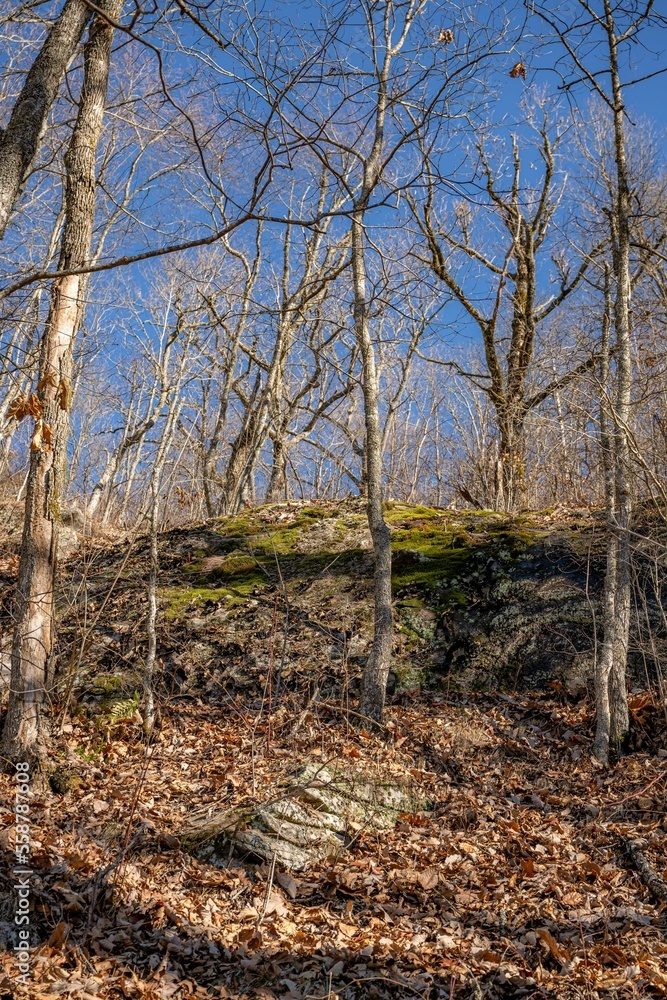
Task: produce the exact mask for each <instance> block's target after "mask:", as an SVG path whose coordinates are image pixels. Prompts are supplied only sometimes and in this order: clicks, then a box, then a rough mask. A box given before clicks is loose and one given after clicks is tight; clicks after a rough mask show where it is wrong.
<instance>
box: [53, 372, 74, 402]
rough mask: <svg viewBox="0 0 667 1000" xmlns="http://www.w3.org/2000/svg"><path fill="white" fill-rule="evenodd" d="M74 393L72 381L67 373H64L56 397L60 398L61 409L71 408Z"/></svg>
mask: <svg viewBox="0 0 667 1000" xmlns="http://www.w3.org/2000/svg"><path fill="white" fill-rule="evenodd" d="M72 395H73V393H72V383H71V381H70V380H69V379H68V378H67V377H66V376H65V375H63V377H62V378H61V380H60V385H59V386H58V392H57V393H56V399H57V400H58V405H59V406H60V409H61V410H69V409H71V407H72Z"/></svg>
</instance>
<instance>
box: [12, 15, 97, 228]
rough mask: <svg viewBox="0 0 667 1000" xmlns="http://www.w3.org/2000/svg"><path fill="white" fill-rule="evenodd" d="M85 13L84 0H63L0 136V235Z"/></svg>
mask: <svg viewBox="0 0 667 1000" xmlns="http://www.w3.org/2000/svg"><path fill="white" fill-rule="evenodd" d="M90 15H91V10H90V7H88V5H87V4H86V3H84V2H83V0H67V2H66V3H65V6H64V7H63V9H62V11H61V13H60V16H59V17H58V20H57V21H56V23H55V24H54V25H53V27H52V28H51V30H50V32H49V34H48V35H47V37H46V40H45V42H44V44H43V45H42V48H41V50H40V52H39V54H38V55H37V57H36V59H35V61H34V63H33V64H32V66H31V67H30V70H29V71H28V75H27V76H26V79H25V83H24V84H23V89H22V90H21V93H20V94H19V96H18V98H17V100H16V103H15V105H14V107H13V109H12V114H11V117H10V119H9V124H8V126H7V128H6V130H5V132H4V133H3V134H2V138H1V139H0V239H2V237H3V236H4V234H5V230H6V228H7V223H8V222H9V219H10V217H11V214H12V211H13V209H14V206H15V205H16V202H17V201H18V199H19V197H20V195H21V192H22V191H23V188H24V187H25V184H26V181H27V179H28V176H29V174H30V168H31V167H32V165H33V163H34V161H35V158H36V156H37V153H38V151H39V147H40V145H41V142H42V137H43V135H44V130H45V128H46V121H47V118H48V115H49V112H50V110H51V108H52V106H53V102H54V101H55V99H56V97H57V94H58V90H59V88H60V84H61V81H62V78H63V76H64V75H65V70H66V69H67V67H68V65H69V63H70V61H71V59H72V57H73V56H74V54H75V52H76V50H77V47H78V44H79V41H80V40H81V36H82V34H83V30H84V28H85V27H86V24H87V22H88V20H89V18H90Z"/></svg>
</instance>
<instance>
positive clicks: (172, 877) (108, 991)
mask: <svg viewBox="0 0 667 1000" xmlns="http://www.w3.org/2000/svg"><path fill="white" fill-rule="evenodd" d="M389 513H390V520H391V521H392V529H393V539H394V547H395V552H396V555H395V594H396V608H397V622H398V629H397V641H396V647H395V677H394V681H393V687H394V689H395V690H394V694H393V696H392V698H391V699H390V704H389V706H388V711H387V716H386V719H385V726H384V728H383V730H381V731H380V732H370V731H368V730H367V729H366V728H364V725H363V720H359V719H358V718H357V717H356V716H355V715H354V709H355V707H356V706H355V690H356V687H355V685H356V682H357V678H358V674H359V672H360V669H361V666H362V665H363V658H364V654H365V652H366V651H367V648H368V640H369V636H370V628H371V618H370V609H369V606H368V597H369V588H370V577H369V570H370V555H369V551H368V539H367V537H366V533H365V529H364V527H363V511H362V509H361V507H360V506H359V502H358V501H349V502H348V503H347V504H342V505H341V504H339V505H330V506H329V507H328V508H324V507H318V508H313V507H312V506H311V507H307V506H305V505H278V506H275V507H273V508H271V509H264V510H263V511H262V510H260V511H259V512H252V513H251V514H248V515H245V516H244V517H242V518H237V519H224V520H223V521H217V522H207V524H206V525H198V526H195V527H192V528H187V529H179V530H178V531H173V532H168V533H165V534H164V535H163V537H162V546H161V556H160V558H161V566H162V575H161V603H162V618H161V631H160V653H161V666H162V669H163V674H162V678H161V688H160V690H161V698H162V712H163V720H162V726H161V729H160V731H159V732H158V733H157V734H156V735H155V738H154V740H153V743H152V745H151V746H150V747H147V746H146V744H145V743H144V742H143V741H142V737H141V728H140V722H141V717H140V714H139V711H140V704H139V699H138V694H137V691H138V690H139V689H140V683H139V674H140V667H141V662H142V659H143V656H144V653H145V636H144V634H143V631H142V629H143V621H144V618H145V609H146V603H145V582H146V577H147V565H146V552H147V547H146V540H145V539H134V540H132V539H130V540H126V541H124V542H122V543H121V542H119V543H118V544H116V545H110V544H105V545H103V544H101V543H99V542H97V543H95V542H93V541H92V540H89V541H88V542H86V543H85V544H84V545H83V549H82V552H81V553H79V555H78V556H76V557H74V558H73V559H72V560H71V561H70V562H69V563H68V564H67V567H66V572H65V577H64V585H63V597H62V608H61V647H62V658H61V664H62V666H61V671H60V673H61V681H60V688H59V690H58V695H57V700H56V703H55V707H54V711H55V721H56V730H60V732H61V735H60V737H59V739H58V740H56V741H55V742H54V765H55V766H56V770H55V772H54V775H53V778H52V782H51V786H50V788H48V789H47V790H44V791H39V792H38V793H37V794H35V796H34V798H33V799H32V801H31V817H30V818H31V824H32V855H31V866H32V868H33V869H34V873H35V874H34V876H33V879H32V883H31V898H32V905H33V912H32V917H31V926H32V930H33V933H34V935H35V938H36V940H37V941H39V942H40V943H39V944H38V946H37V947H36V948H35V949H34V951H33V954H32V956H31V965H32V976H33V982H32V985H31V986H30V987H29V988H27V989H26V988H23V987H21V986H20V985H17V980H16V971H15V960H14V956H13V955H12V952H11V950H7V951H5V952H4V953H3V954H2V955H0V959H1V961H2V969H3V972H4V977H3V978H2V979H0V996H2V997H3V998H4V997H10V996H14V995H16V996H29V997H31V998H33V997H34V998H35V1000H39V998H46V997H53V996H59V995H60V996H63V997H74V998H79V997H81V998H83V1000H90V998H93V997H94V998H97V1000H112V998H113V1000H120V998H123V997H127V998H140V997H141V998H147V1000H153V998H155V1000H158V998H159V1000H167V998H174V1000H188V998H199V997H202V998H203V997H210V996H213V997H229V998H231V997H234V998H242V997H243V998H248V1000H250V998H264V1000H270V998H281V1000H287V998H294V1000H297V998H298V1000H315V998H318V1000H324V998H330V1000H335V998H339V1000H344V998H345V1000H352V998H357V997H358V998H362V997H373V998H375V997H377V998H389V997H391V998H393V997H406V998H408V997H421V998H429V1000H436V998H443V1000H454V998H456V1000H464V998H470V1000H480V998H511V997H526V998H563V1000H566V998H582V1000H583V998H586V1000H593V998H596V997H615V998H621V997H623V998H625V997H637V998H644V997H653V996H665V995H667V941H666V940H665V929H666V927H667V909H666V907H665V904H664V903H660V902H659V901H658V900H656V899H655V898H653V897H652V896H651V894H650V893H649V891H648V889H647V888H646V886H645V885H644V884H643V882H642V881H641V879H640V878H639V876H638V874H637V873H636V872H635V871H633V870H632V865H631V863H630V861H629V860H628V857H627V854H626V853H625V850H624V846H625V845H626V844H627V843H628V841H633V842H635V843H636V844H638V845H639V846H640V847H641V849H642V851H643V853H644V855H645V856H646V858H647V859H648V861H649V863H650V864H651V866H652V868H653V869H654V871H655V872H656V873H657V874H658V875H659V876H661V877H664V873H665V869H666V868H667V840H666V837H665V834H666V831H667V820H666V818H665V817H666V811H665V801H666V795H667V743H666V741H665V724H664V716H663V714H662V709H661V708H659V707H658V705H657V701H656V699H654V696H653V695H652V694H651V692H650V691H649V690H642V689H641V685H640V684H639V683H636V684H634V685H633V693H632V695H631V710H632V717H633V734H634V740H633V745H632V752H631V753H629V754H628V755H627V756H625V757H623V758H622V759H621V760H620V761H618V762H617V763H616V764H615V765H614V766H613V767H611V768H609V769H601V768H600V767H598V766H597V765H596V764H595V763H594V762H593V761H592V759H591V757H590V753H589V750H590V743H591V737H592V725H593V706H592V702H591V697H590V691H589V690H588V689H587V687H586V681H585V670H584V667H585V664H586V662H587V660H586V656H587V655H589V653H590V650H589V649H588V648H587V646H586V642H585V641H584V640H585V637H586V635H589V632H590V629H589V626H590V622H589V623H587V622H586V621H584V619H583V617H582V614H581V613H580V612H581V607H580V605H581V604H582V602H583V604H586V605H587V606H590V607H592V608H594V606H595V600H596V597H595V593H594V592H593V591H589V588H588V581H589V580H590V578H591V577H592V576H594V575H595V565H596V564H595V558H596V557H595V554H594V553H595V551H596V548H595V546H596V541H595V540H596V537H597V536H596V531H597V528H596V520H595V517H594V516H593V515H590V514H588V513H586V512H547V513H545V512H543V513H542V514H541V515H535V516H533V517H532V518H527V517H526V518H524V519H523V520H522V522H521V523H517V522H516V520H514V521H511V520H510V519H507V518H501V517H500V516H499V515H493V514H490V513H489V514H487V515H485V516H484V517H483V516H482V515H480V514H478V513H470V514H469V515H465V516H463V515H460V514H452V513H451V512H440V511H429V510H428V509H426V508H408V507H407V506H406V505H395V506H394V507H393V508H392V509H391V510H390V512H389ZM545 546H547V548H548V549H549V551H550V552H551V553H552V556H553V558H552V557H551V556H550V557H549V560H548V567H547V568H546V569H545V565H546V564H545V555H544V553H545ZM564 546H566V547H569V549H568V551H569V554H564ZM531 553H532V554H531ZM577 553H578V555H577ZM582 553H584V556H585V566H584V570H585V572H584V573H583V576H582V574H581V572H580V570H581V567H579V569H577V565H576V562H577V558H581V557H582ZM591 553H593V555H591ZM566 555H567V559H566ZM531 560H532V562H531ZM568 560H569V561H568ZM529 563H530V566H531V567H532V568H530V569H529V567H528V564H529ZM1 568H2V569H3V570H4V573H5V576H4V578H3V580H2V583H3V585H4V591H3V594H4V595H5V596H6V598H7V599H8V595H9V593H10V591H11V587H12V574H13V572H14V569H15V563H13V562H12V561H11V556H9V557H8V559H7V560H6V565H4V566H3V567H1ZM567 574H569V580H568V590H567V593H561V592H560V591H557V592H555V591H554V587H555V586H556V585H555V583H554V580H558V579H560V577H561V576H563V575H567ZM584 578H585V581H586V584H585V593H584V592H583V591H581V593H580V594H579V595H578V597H577V595H576V594H575V593H574V590H575V589H576V588H577V587H578V588H579V589H580V590H581V588H582V587H583V586H584V584H583V583H582V580H584ZM527 587H529V588H532V589H529V590H527V589H526V588H527ZM582 594H583V597H582ZM480 595H481V596H480ZM536 595H537V596H539V597H540V600H541V604H540V605H539V613H538V617H539V616H541V620H542V623H543V626H544V627H543V628H541V629H540V628H538V629H537V632H535V630H533V632H532V633H530V636H529V641H528V640H527V641H526V642H525V643H523V645H522V646H521V648H520V649H519V648H514V650H513V651H510V652H511V655H510V660H511V663H510V664H509V666H510V667H511V669H510V670H509V672H508V671H507V670H505V669H504V667H503V670H502V671H501V672H500V674H498V675H497V676H496V675H493V684H491V685H487V686H486V687H484V686H483V685H481V684H480V683H479V675H480V671H481V670H482V669H483V668H484V666H485V664H487V665H488V663H489V657H490V656H491V654H492V650H493V648H495V647H492V646H489V635H490V634H491V633H493V631H494V628H495V627H496V626H495V625H494V628H490V627H489V621H491V620H492V621H493V622H496V621H497V619H499V617H500V619H502V621H501V622H500V625H498V629H499V630H500V631H499V633H498V634H499V635H501V636H502V635H505V634H506V631H504V630H506V614H507V609H508V607H509V606H512V607H514V609H515V611H517V609H519V610H521V615H519V614H518V611H517V613H516V614H515V616H514V619H512V621H515V623H516V629H518V630H519V631H520V632H521V634H522V635H523V636H524V637H525V636H527V635H528V633H527V632H526V624H525V618H526V617H527V616H526V613H525V612H526V602H527V601H530V602H532V603H531V604H530V607H531V608H532V609H533V611H534V610H535V608H536V607H537V605H536V603H535V602H536V600H537V596H536ZM575 598H576V600H577V601H579V604H577V603H576V601H575ZM484 600H486V601H487V602H490V603H489V606H488V607H484V608H482V611H483V613H482V611H480V607H481V605H482V604H483V603H484ZM522 601H523V603H522ZM491 605H493V607H492V606H491ZM555 606H558V607H559V608H560V607H563V606H566V609H567V613H566V614H565V616H564V618H563V620H562V621H560V620H559V621H560V624H558V622H557V621H556V618H555V617H554V613H553V610H554V607H555ZM8 608H9V605H8V603H7V600H5V604H4V610H3V611H2V613H3V614H4V615H5V618H3V619H2V626H3V628H4V629H5V630H6V628H7V623H8V621H9V610H8ZM573 609H574V610H573ZM577 609H578V610H577ZM492 612H493V615H492ZM490 615H491V618H490V617H489V616H490ZM462 616H463V617H462ZM503 616H505V618H503ZM528 617H530V616H529V615H528ZM5 619H6V620H5ZM503 623H504V624H503ZM545 623H546V624H545ZM563 623H565V625H564V624H563ZM568 623H569V625H568ZM501 626H502V627H501ZM565 626H567V627H565ZM564 628H565V631H563V629H564ZM568 628H569V629H570V632H568V631H567V629H568ZM453 629H454V630H456V629H459V630H462V629H467V630H468V631H467V633H466V642H465V643H461V642H460V641H459V640H458V639H457V638H456V635H455V634H454V633H453V632H452V630H453ZM587 629H588V630H589V631H588V632H587ZM542 632H544V633H545V634H546V635H547V637H550V639H549V640H548V641H547V640H545V639H544V638H540V637H539V635H538V634H537V633H540V635H541V634H542ZM574 632H577V637H576V641H575V642H573V645H572V648H573V649H574V648H575V647H576V656H574V654H572V655H571V654H570V653H568V656H569V657H570V659H569V660H567V663H566V664H565V667H563V669H562V670H560V672H559V668H558V663H556V660H554V655H555V654H554V650H556V652H558V651H560V652H561V653H562V656H561V660H562V659H563V656H565V652H566V649H565V644H564V643H563V637H564V636H565V637H567V636H568V635H570V634H572V635H574ZM510 634H513V633H512V632H511V630H510ZM536 636H537V638H536ZM589 639H590V635H589ZM545 643H546V646H545ZM549 643H550V645H549ZM589 645H590V642H589ZM459 649H461V650H463V653H464V654H465V655H464V656H463V659H462V660H461V662H460V663H459V659H458V658H457V655H456V654H457V653H458V651H459ZM545 649H546V653H547V654H549V655H551V661H550V670H551V675H550V676H551V679H550V680H549V679H545V677H543V676H542V675H541V674H540V673H539V672H536V671H535V669H534V663H533V661H534V659H535V657H536V656H537V657H538V658H542V659H543V658H544V656H545V655H546V654H545V653H544V650H545ZM480 650H481V651H482V653H484V655H481V653H480ZM564 651H565V652H564ZM494 655H495V654H494ZM573 656H574V659H575V660H577V664H578V666H577V670H574V669H573V665H572V660H573ZM559 662H560V661H559ZM563 662H565V661H563ZM582 665H583V666H582ZM561 666H562V664H561ZM582 671H583V676H584V681H583V682H581V681H580V677H581V676H582ZM307 761H316V762H321V763H322V764H329V763H331V762H337V764H340V765H344V766H349V767H351V768H353V769H355V770H357V771H359V770H361V771H363V772H364V773H365V774H368V775H376V776H377V777H378V778H381V777H385V776H386V775H388V774H393V775H397V776H401V775H402V776H406V777H407V778H409V780H410V781H411V782H412V783H413V785H414V787H415V788H416V789H418V790H419V792H420V793H421V794H422V795H423V796H424V798H425V799H426V800H428V808H427V809H425V810H424V811H421V812H418V813H415V814H404V815H402V816H401V817H400V820H399V822H398V824H397V825H396V826H395V827H394V828H393V829H391V830H385V831H381V832H378V831H376V830H373V829H370V828H364V827H363V826H362V827H361V828H359V829H357V830H355V831H354V835H353V836H352V837H351V841H350V843H348V845H347V847H346V848H345V849H342V848H341V850H340V851H339V852H337V853H336V854H335V855H331V856H329V857H328V858H327V859H326V860H324V861H320V862H318V863H316V864H313V865H311V866H310V867H308V868H307V869H305V870H303V871H297V872H286V871H281V870H279V869H278V868H276V870H275V871H274V870H272V867H271V866H270V865H268V864H266V863H265V862H262V863H258V861H257V859H253V858H251V857H244V856H237V855H233V854H232V853H231V852H230V855H229V858H228V863H226V864H225V866H222V867H216V866H214V865H212V864H208V863H206V862H203V861H201V860H197V859H196V858H195V857H193V856H192V855H191V854H190V853H187V852H186V851H184V850H182V848H181V843H180V840H179V837H180V835H181V833H182V832H183V830H184V829H185V828H187V826H188V822H189V820H190V818H191V817H192V816H193V815H194V814H195V813H198V812H200V811H201V810H202V809H206V808H207V807H209V806H210V807H214V808H216V809H217V808H220V807H224V808H232V807H234V806H237V805H244V806H248V805H250V804H252V803H255V802H261V801H264V800H265V799H267V798H268V797H270V796H271V794H272V792H273V791H274V790H275V788H276V787H277V786H279V785H280V784H281V783H282V782H284V781H285V779H286V778H287V776H289V775H290V774H293V773H294V772H295V770H296V769H297V768H298V767H299V765H300V764H303V763H304V762H307ZM0 795H1V799H0V810H1V811H0V848H1V849H3V850H4V851H5V862H6V867H5V873H3V874H2V876H1V877H2V880H3V887H2V894H3V897H4V900H5V902H4V903H3V904H2V905H3V912H2V914H1V917H2V919H4V920H5V921H11V919H12V917H11V905H12V896H11V891H10V889H11V882H12V879H11V874H10V871H11V864H12V847H13V840H12V836H13V827H14V815H13V804H12V803H13V798H12V780H11V778H10V777H8V776H6V775H3V776H1V777H0ZM0 931H2V934H1V935H0V936H2V937H4V939H5V944H6V947H7V946H8V947H9V949H11V947H12V943H11V928H10V926H9V925H8V924H7V923H5V924H0Z"/></svg>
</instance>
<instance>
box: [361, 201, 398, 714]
mask: <svg viewBox="0 0 667 1000" xmlns="http://www.w3.org/2000/svg"><path fill="white" fill-rule="evenodd" d="M363 240H364V234H363V209H361V208H356V209H355V212H354V214H353V217H352V281H353V287H354V327H355V333H356V336H357V341H358V343H359V349H360V351H361V359H362V366H363V377H364V382H363V392H364V416H365V422H366V448H365V457H366V463H365V464H366V483H367V489H368V492H367V510H368V526H369V528H370V530H371V537H372V539H373V552H374V554H375V576H374V582H375V619H374V624H375V629H374V634H373V649H372V650H371V655H370V657H369V658H368V662H367V664H366V666H365V668H364V674H363V680H362V692H361V699H360V702H359V711H360V713H361V714H362V715H365V716H367V717H368V718H369V719H373V721H375V722H382V716H383V713H384V703H385V697H386V691H387V677H388V675H389V667H390V665H391V647H392V638H393V611H392V605H391V536H390V533H389V528H388V526H387V524H386V523H385V520H384V514H383V510H382V498H383V496H382V428H381V425H380V405H379V404H380V392H379V386H378V375H377V366H376V363H375V347H374V346H373V340H372V338H371V334H370V329H369V325H368V303H367V301H366V265H365V260H364V243H363Z"/></svg>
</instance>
